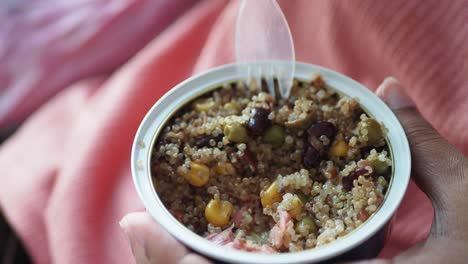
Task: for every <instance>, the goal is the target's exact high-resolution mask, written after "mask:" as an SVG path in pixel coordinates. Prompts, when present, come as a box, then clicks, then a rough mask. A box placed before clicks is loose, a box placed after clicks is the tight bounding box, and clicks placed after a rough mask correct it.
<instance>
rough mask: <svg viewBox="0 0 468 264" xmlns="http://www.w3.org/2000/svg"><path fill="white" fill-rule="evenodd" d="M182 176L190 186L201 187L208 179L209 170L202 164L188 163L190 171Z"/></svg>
mask: <svg viewBox="0 0 468 264" xmlns="http://www.w3.org/2000/svg"><path fill="white" fill-rule="evenodd" d="M182 176H184V178H185V180H187V181H188V182H189V183H190V184H191V185H193V186H196V187H201V186H203V185H205V184H206V183H207V182H208V180H209V179H210V169H209V168H208V167H207V166H206V165H204V164H201V163H197V162H192V163H190V169H189V170H188V171H187V172H186V173H184V174H183V175H182Z"/></svg>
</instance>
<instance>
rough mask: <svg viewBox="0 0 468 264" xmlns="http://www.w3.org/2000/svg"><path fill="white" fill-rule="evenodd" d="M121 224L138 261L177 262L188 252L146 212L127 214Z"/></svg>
mask: <svg viewBox="0 0 468 264" xmlns="http://www.w3.org/2000/svg"><path fill="white" fill-rule="evenodd" d="M119 224H120V226H121V228H122V229H123V231H124V232H125V235H126V236H127V238H128V241H129V243H130V246H131V248H132V252H133V255H134V256H135V260H136V262H137V263H144V264H146V263H148V264H149V263H177V262H179V261H180V260H182V259H183V257H184V256H185V255H187V253H188V250H187V249H186V248H185V247H184V246H183V245H182V244H180V243H179V242H178V241H177V240H176V239H175V238H173V237H172V236H171V235H170V234H169V233H167V232H166V231H165V230H164V229H163V228H162V227H161V226H160V225H159V224H158V223H157V222H156V221H154V220H153V218H152V217H151V216H150V215H149V214H148V213H146V212H138V213H130V214H127V215H126V216H124V218H122V220H121V221H120V223H119Z"/></svg>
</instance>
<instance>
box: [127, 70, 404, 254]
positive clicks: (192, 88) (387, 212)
mask: <svg viewBox="0 0 468 264" xmlns="http://www.w3.org/2000/svg"><path fill="white" fill-rule="evenodd" d="M240 66H241V65H240V64H227V65H223V66H220V67H217V68H213V69H211V70H209V71H206V72H203V73H201V74H198V75H195V76H193V77H191V78H188V79H187V80H185V81H183V82H181V83H179V84H178V85H176V86H175V87H173V88H172V89H170V90H169V91H168V92H167V93H166V94H165V95H164V96H162V97H161V98H160V99H159V100H157V102H156V103H155V104H154V105H153V106H152V107H151V109H150V110H149V111H148V113H147V114H146V116H145V117H144V119H143V121H142V122H141V124H140V127H139V128H138V131H137V133H136V136H135V139H134V142H133V146H132V154H131V171H132V178H133V182H134V185H135V188H136V190H137V193H138V196H139V197H140V200H141V201H142V202H143V204H144V206H145V208H146V209H147V211H148V212H149V213H150V214H151V215H152V216H153V218H154V219H155V220H156V221H157V222H159V224H161V226H162V227H163V228H164V229H166V230H167V231H168V232H169V233H170V234H171V235H173V236H174V237H176V239H178V240H179V241H181V242H182V243H183V244H185V245H186V246H188V247H190V248H192V249H193V250H195V251H197V252H199V253H201V254H204V255H206V256H208V257H211V258H214V259H218V260H222V261H227V262H248V263H286V262H287V263H305V262H307V263H311V262H318V261H323V260H326V259H330V258H333V257H336V256H338V255H341V254H343V253H345V252H347V251H349V250H351V249H353V248H355V247H357V246H358V245H360V244H362V243H363V242H364V241H366V240H367V239H369V238H370V237H372V236H373V235H374V234H375V233H376V232H377V231H379V230H380V229H382V228H383V227H384V225H385V224H386V223H387V222H388V221H389V220H390V218H391V217H392V215H393V214H394V213H395V211H396V209H397V208H398V206H399V204H400V203H401V201H402V199H403V197H404V194H405V193H406V189H407V187H408V184H409V179H410V171H411V153H410V148H409V144H408V139H407V137H406V134H405V132H404V130H403V127H402V126H401V124H400V122H399V121H398V119H397V117H396V116H395V114H394V113H393V112H392V110H391V109H390V108H389V107H388V106H387V105H386V104H385V103H384V102H383V101H382V100H381V99H380V98H379V97H377V96H376V95H375V94H374V93H373V92H372V91H371V90H369V89H367V88H366V87H365V86H363V85H362V84H360V83H358V82H357V81H355V80H353V79H351V78H349V77H347V76H345V75H343V74H340V73H338V72H335V71H333V70H330V69H327V68H324V67H321V66H317V65H313V64H308V63H301V62H296V73H295V77H296V78H300V79H305V78H310V77H311V76H312V74H320V75H321V76H322V77H323V78H324V79H325V82H326V83H327V84H328V85H329V86H331V87H332V88H333V89H336V90H337V91H339V92H341V93H343V94H346V95H348V96H351V97H357V98H358V99H359V101H360V104H361V106H362V107H363V108H365V109H366V110H367V111H368V112H369V113H370V114H371V115H373V116H374V117H376V118H377V120H379V121H381V122H383V123H384V126H385V127H386V128H387V129H388V133H387V137H388V141H389V142H391V146H392V149H393V153H394V155H393V158H394V161H393V163H394V168H393V170H394V174H393V179H392V181H393V182H392V185H391V186H390V188H389V189H388V190H387V194H386V196H387V197H386V199H385V200H384V203H383V204H382V205H381V206H380V209H378V210H377V212H375V213H374V214H373V216H372V217H371V218H370V219H368V220H366V221H365V222H364V223H363V224H362V225H361V226H360V227H359V228H357V229H356V230H353V232H351V233H350V234H348V235H346V236H344V237H341V238H339V239H337V240H336V241H334V242H331V243H329V244H326V245H323V246H320V247H318V248H314V249H311V250H304V251H300V252H290V253H281V254H271V255H268V254H260V253H252V252H243V251H240V250H235V249H229V248H226V247H222V246H219V245H216V244H214V243H212V242H210V241H208V240H206V239H205V238H202V237H201V236H199V235H197V234H195V233H194V232H192V231H190V229H188V228H187V227H185V226H184V225H183V224H181V223H180V222H179V221H178V220H176V219H175V218H174V217H173V216H172V214H170V213H169V211H168V210H167V209H166V208H165V207H164V206H163V205H162V202H161V200H160V199H159V197H158V195H157V193H156V191H155V189H154V188H153V185H152V180H151V171H150V166H149V164H150V159H151V149H152V146H153V143H154V140H155V138H156V134H158V133H159V131H160V129H161V127H162V126H163V125H164V124H165V123H166V121H167V120H168V119H169V118H170V117H171V115H172V113H174V111H177V109H179V108H180V107H181V106H182V105H183V104H185V103H187V102H188V101H190V100H192V99H194V98H195V97H197V96H199V95H201V94H203V93H205V92H206V91H209V90H211V89H213V88H214V87H215V86H219V85H221V84H222V83H224V82H226V81H229V80H238V79H240V77H241V75H240V74H241V73H240V71H239V70H238V67H240Z"/></svg>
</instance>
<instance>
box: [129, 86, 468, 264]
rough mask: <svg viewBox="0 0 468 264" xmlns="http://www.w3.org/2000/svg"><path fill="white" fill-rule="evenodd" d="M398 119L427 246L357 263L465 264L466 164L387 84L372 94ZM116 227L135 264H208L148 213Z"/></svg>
mask: <svg viewBox="0 0 468 264" xmlns="http://www.w3.org/2000/svg"><path fill="white" fill-rule="evenodd" d="M377 94H378V95H379V96H380V97H381V98H382V99H384V100H385V101H386V102H387V104H388V105H389V106H390V107H391V108H392V109H393V110H394V111H395V113H396V114H397V116H398V118H399V119H400V121H401V123H402V125H403V127H404V128H405V131H406V134H407V136H408V139H409V141H410V145H411V153H412V159H413V164H412V168H413V176H414V177H415V180H416V182H417V184H418V185H419V187H420V188H421V189H422V190H423V191H424V192H425V193H426V194H427V195H428V196H429V198H430V199H431V201H432V203H433V206H434V211H435V218H434V222H433V224H432V230H431V233H430V235H429V237H428V238H427V240H425V241H422V242H420V243H418V244H417V245H415V246H413V247H412V248H410V249H409V250H407V251H405V252H403V253H402V254H400V255H398V256H397V257H395V258H394V259H391V260H378V259H376V260H367V261H361V262H357V263H361V264H363V263H371V264H387V263H398V264H400V263H466V259H468V207H466V206H464V204H463V203H464V200H466V199H464V194H465V192H466V191H467V190H468V175H467V174H468V173H467V170H468V161H467V159H466V158H465V157H464V156H463V154H462V153H461V152H459V151H458V150H457V149H455V148H454V147H453V146H451V145H450V144H449V143H448V142H447V141H445V140H444V139H443V138H442V137H441V136H440V135H439V134H438V133H437V132H436V131H435V130H434V129H433V128H432V127H431V126H430V125H429V124H428V123H427V122H426V121H425V120H424V119H423V118H422V117H421V116H420V115H419V114H418V112H417V111H416V110H415V109H414V108H413V105H412V103H411V101H410V100H409V99H408V98H407V97H406V96H405V95H404V93H403V90H402V88H401V86H400V84H399V83H398V81H396V80H395V79H393V78H387V79H386V80H385V81H384V82H383V83H382V84H381V85H380V87H379V88H378V89H377ZM121 226H122V228H123V230H124V232H125V233H126V235H127V237H128V239H129V243H130V246H131V248H132V251H133V254H134V256H135V259H136V261H137V263H156V262H161V263H195V264H196V263H200V264H201V263H203V264H206V263H210V262H209V261H208V260H206V259H205V258H203V257H200V256H198V255H196V254H194V253H191V252H190V251H189V250H187V249H186V248H185V247H184V246H183V245H182V244H180V243H179V242H178V241H177V240H175V239H174V238H173V237H171V236H170V235H169V234H168V233H167V232H166V231H165V230H164V229H163V228H162V227H161V226H160V225H159V224H158V223H156V222H155V221H154V220H153V219H152V217H151V216H150V215H149V214H148V213H144V212H142V213H130V214H128V215H126V216H125V217H124V218H123V219H122V221H121Z"/></svg>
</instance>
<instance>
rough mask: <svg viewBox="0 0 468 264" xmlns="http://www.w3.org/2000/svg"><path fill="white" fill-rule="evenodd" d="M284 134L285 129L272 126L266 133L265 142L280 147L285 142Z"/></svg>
mask: <svg viewBox="0 0 468 264" xmlns="http://www.w3.org/2000/svg"><path fill="white" fill-rule="evenodd" d="M284 134H285V133H284V128H282V127H281V126H278V125H272V126H271V127H269V128H268V129H267V130H266V131H265V134H264V135H263V140H265V142H267V143H270V144H271V145H273V146H274V147H279V146H281V144H283V142H284V137H285V135H284Z"/></svg>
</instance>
